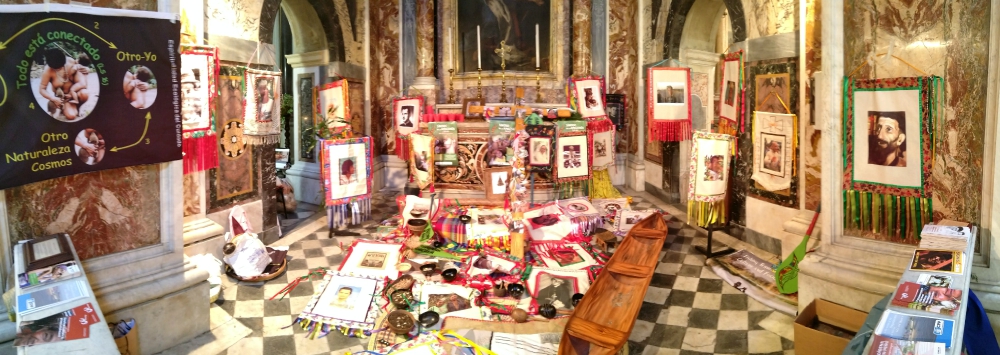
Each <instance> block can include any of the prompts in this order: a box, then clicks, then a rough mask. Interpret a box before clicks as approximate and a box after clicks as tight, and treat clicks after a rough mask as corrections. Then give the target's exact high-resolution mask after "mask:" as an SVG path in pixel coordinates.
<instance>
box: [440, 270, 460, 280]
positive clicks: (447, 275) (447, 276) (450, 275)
mask: <svg viewBox="0 0 1000 355" xmlns="http://www.w3.org/2000/svg"><path fill="white" fill-rule="evenodd" d="M441 277H442V278H444V280H445V281H447V282H452V281H455V278H456V277H458V269H447V270H445V271H442V272H441Z"/></svg>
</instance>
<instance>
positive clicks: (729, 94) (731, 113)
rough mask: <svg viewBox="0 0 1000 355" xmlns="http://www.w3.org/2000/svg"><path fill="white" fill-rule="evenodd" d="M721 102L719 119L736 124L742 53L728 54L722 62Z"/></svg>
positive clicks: (738, 116) (739, 96) (738, 110)
mask: <svg viewBox="0 0 1000 355" xmlns="http://www.w3.org/2000/svg"><path fill="white" fill-rule="evenodd" d="M720 85H721V86H720V88H721V89H722V100H720V102H719V117H720V118H722V119H725V120H727V121H730V122H733V123H734V125H735V122H738V121H739V119H740V103H741V101H742V99H743V95H742V94H743V51H742V50H740V51H737V52H734V53H729V54H727V55H726V57H725V58H724V59H723V60H722V81H721V83H720Z"/></svg>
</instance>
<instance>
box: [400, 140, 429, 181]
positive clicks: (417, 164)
mask: <svg viewBox="0 0 1000 355" xmlns="http://www.w3.org/2000/svg"><path fill="white" fill-rule="evenodd" d="M407 160H409V161H410V176H413V180H414V181H416V182H417V186H419V187H420V188H421V189H425V188H427V186H429V185H430V184H431V183H432V182H434V137H431V136H425V135H422V134H411V135H410V157H409V159H407Z"/></svg>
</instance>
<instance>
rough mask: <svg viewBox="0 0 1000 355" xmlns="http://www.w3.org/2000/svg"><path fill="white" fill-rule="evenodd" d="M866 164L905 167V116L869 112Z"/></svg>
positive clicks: (902, 113)
mask: <svg viewBox="0 0 1000 355" xmlns="http://www.w3.org/2000/svg"><path fill="white" fill-rule="evenodd" d="M868 121H869V122H871V124H872V125H873V129H871V130H870V131H869V135H868V164H873V165H882V166H897V167H906V145H905V144H904V143H905V142H906V115H905V113H904V112H902V111H897V112H878V111H869V112H868Z"/></svg>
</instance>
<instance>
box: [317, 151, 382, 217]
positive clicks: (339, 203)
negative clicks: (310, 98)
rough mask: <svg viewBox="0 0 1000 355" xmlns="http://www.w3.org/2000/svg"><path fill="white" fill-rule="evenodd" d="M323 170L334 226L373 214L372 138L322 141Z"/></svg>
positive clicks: (327, 204) (328, 210)
mask: <svg viewBox="0 0 1000 355" xmlns="http://www.w3.org/2000/svg"><path fill="white" fill-rule="evenodd" d="M320 144H321V147H322V149H321V150H320V167H321V169H320V171H321V173H322V174H323V185H324V187H325V188H326V206H327V217H328V218H329V223H330V226H331V227H334V226H342V225H345V224H347V223H351V224H357V223H361V221H364V220H367V219H368V217H369V215H371V196H372V155H371V137H361V138H345V139H330V140H322V141H321V142H320Z"/></svg>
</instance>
